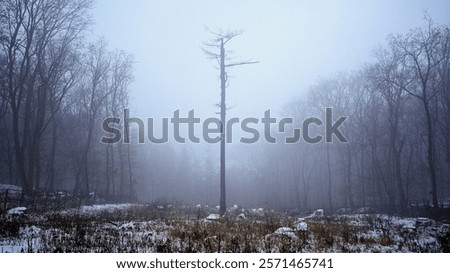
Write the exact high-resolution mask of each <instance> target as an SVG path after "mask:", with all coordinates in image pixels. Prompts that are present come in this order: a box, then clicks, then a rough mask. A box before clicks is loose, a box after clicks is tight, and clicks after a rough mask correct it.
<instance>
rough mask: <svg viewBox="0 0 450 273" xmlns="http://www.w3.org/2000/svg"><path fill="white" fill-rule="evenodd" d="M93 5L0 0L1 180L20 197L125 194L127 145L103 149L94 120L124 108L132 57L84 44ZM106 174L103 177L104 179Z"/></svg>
mask: <svg viewBox="0 0 450 273" xmlns="http://www.w3.org/2000/svg"><path fill="white" fill-rule="evenodd" d="M91 6H92V1H90V0H74V1H72V0H70V1H69V0H30V1H14V0H5V1H2V3H1V6H0V75H1V78H0V102H1V104H0V105H1V108H0V128H1V129H0V134H1V137H0V162H1V164H0V178H1V183H12V184H17V185H21V186H23V188H24V190H25V192H27V193H32V192H33V191H34V190H36V189H39V190H46V191H53V190H56V189H74V190H75V191H77V192H80V193H84V194H87V193H88V192H89V191H91V190H102V191H106V193H108V194H114V193H118V192H119V190H122V192H125V189H124V188H125V187H127V189H128V188H130V189H129V191H132V190H131V185H132V179H133V178H132V173H131V163H130V161H131V156H130V150H129V149H130V148H129V147H128V148H126V147H123V146H121V145H116V146H114V147H112V146H105V145H100V143H99V142H98V141H96V139H97V138H98V135H99V134H100V133H101V126H100V125H99V124H101V123H99V122H100V121H101V120H102V119H103V118H105V117H106V116H107V115H116V114H117V113H118V111H119V110H120V111H122V109H123V108H124V107H127V106H128V102H129V96H128V85H129V83H130V81H131V80H132V75H131V68H132V59H131V57H130V56H129V55H128V54H125V53H123V52H118V51H110V50H108V49H107V45H106V42H104V41H102V40H100V41H99V42H97V43H89V42H87V39H86V38H85V35H86V29H87V28H88V27H89V26H90V24H91V18H90V16H89V15H88V14H89V9H90V8H91ZM105 177H106V179H105Z"/></svg>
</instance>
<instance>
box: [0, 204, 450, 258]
mask: <svg viewBox="0 0 450 273" xmlns="http://www.w3.org/2000/svg"><path fill="white" fill-rule="evenodd" d="M25 211H27V210H26V208H15V209H11V210H9V211H8V213H5V214H4V215H1V216H0V252H448V251H449V246H450V225H448V224H445V223H440V222H435V221H433V220H430V219H427V218H400V217H393V216H388V215H379V214H343V215H336V216H325V215H324V212H323V210H317V211H315V212H314V213H312V214H310V215H307V216H302V215H292V214H287V213H281V212H274V211H271V210H266V209H263V208H259V209H243V208H240V207H237V206H233V207H231V208H230V209H229V211H228V212H227V214H226V215H224V216H219V215H218V214H217V209H215V208H209V207H208V206H202V205H198V206H194V207H185V206H183V207H175V206H164V207H163V206H161V207H158V206H150V205H132V204H119V205H117V204H114V205H93V206H83V207H81V208H79V209H70V210H64V211H57V212H47V213H44V214H34V213H32V212H26V213H23V212H25Z"/></svg>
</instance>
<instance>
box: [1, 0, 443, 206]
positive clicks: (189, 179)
mask: <svg viewBox="0 0 450 273" xmlns="http://www.w3.org/2000/svg"><path fill="white" fill-rule="evenodd" d="M32 2H33V1H32ZM44 2H45V1H44ZM34 4H35V5H39V3H34V2H33V4H31V3H30V4H28V3H24V4H21V5H25V6H26V5H34ZM21 10H22V9H19V8H18V7H17V5H16V4H14V3H13V1H6V2H5V6H4V7H1V9H0V11H1V12H0V25H1V32H0V38H1V39H0V44H1V46H2V47H1V51H0V64H1V67H0V69H1V74H0V75H4V76H1V78H0V84H1V85H0V92H1V96H0V99H1V101H0V102H1V108H0V117H1V119H0V128H1V129H0V130H1V138H0V149H1V152H2V153H1V154H0V178H1V179H2V181H5V184H13V185H16V186H20V187H22V188H23V189H24V192H25V193H26V194H27V195H30V196H33V195H35V194H36V195H38V193H39V194H41V193H42V194H44V193H45V194H51V193H54V192H58V191H66V192H71V193H73V194H79V195H81V196H90V195H93V194H99V195H101V196H102V198H104V199H103V200H105V202H106V201H108V202H125V201H126V202H140V203H154V204H163V203H164V204H168V203H170V204H172V203H176V204H183V205H196V204H202V205H204V204H205V205H210V206H212V207H215V206H216V205H220V210H221V211H220V212H221V214H223V213H225V210H226V207H230V206H232V205H233V204H237V205H239V206H243V207H249V208H250V207H264V208H269V209H276V210H282V211H305V212H306V211H311V210H313V209H318V208H324V209H326V210H328V211H330V212H334V211H337V210H339V209H342V208H355V209H356V208H359V207H373V208H376V209H377V210H380V211H389V212H397V213H404V214H406V213H407V212H410V209H411V207H412V204H418V203H419V202H420V203H421V204H427V205H428V204H429V205H430V207H434V208H435V212H436V213H437V212H438V210H439V208H442V207H444V203H445V204H446V202H448V201H450V199H449V198H450V180H449V177H450V142H449V141H450V127H449V126H450V91H449V84H450V81H449V74H448V73H449V72H448V71H449V67H450V58H449V56H450V53H449V49H450V46H449V44H450V34H449V26H450V19H449V18H450V16H449V15H450V2H449V1H445V0H443V1H406V0H404V1H395V2H394V1H364V2H362V1H265V2H264V4H262V3H261V1H245V2H243V1H220V2H219V1H206V0H205V1H124V0H114V1H106V0H98V1H95V2H93V1H89V0H76V1H73V2H71V3H70V4H68V3H66V2H64V1H63V2H61V3H53V2H52V4H49V7H45V8H43V9H41V10H40V9H37V10H36V11H34V10H32V9H31V10H30V11H27V12H29V13H32V12H36V13H39V14H40V13H42V14H41V15H42V18H44V19H42V20H43V22H41V21H39V20H37V21H36V22H35V21H33V20H32V19H30V18H34V17H33V16H32V15H33V14H28V13H27V12H24V14H21V13H20V11H21ZM24 10H25V9H24ZM56 11H60V13H57V12H56ZM68 11H73V13H70V12H68ZM66 13H67V14H66ZM49 14H56V15H55V16H54V18H53V17H52V16H47V15H49ZM19 15H20V16H19ZM65 15H67V16H65ZM21 16H23V19H24V20H25V19H27V20H29V24H30V26H32V27H25V26H24V25H23V24H20V23H17V22H16V21H18V20H19V19H20V18H22V17H21ZM18 18H19V19H18ZM45 20H49V21H48V22H47V21H45ZM25 21H26V20H25ZM54 22H61V24H53V23H54ZM48 25H50V26H51V27H50V30H48V29H47V26H48ZM15 33H16V34H15ZM17 33H18V34H17ZM36 33H37V34H36ZM224 41H225V43H224V50H225V51H224V52H225V53H226V54H227V56H226V58H224V61H223V62H222V61H221V52H220V48H221V42H222V43H223V42H224ZM211 43H213V44H214V46H213V47H211V46H208V45H211ZM222 46H223V45H222ZM205 51H209V52H210V53H211V54H213V55H214V56H215V57H213V58H211V55H210V56H208V55H207V54H205ZM233 64H238V65H233ZM221 69H222V70H221ZM221 92H222V93H225V94H226V99H225V100H224V101H221ZM221 103H222V104H221ZM225 108H226V109H225ZM125 109H128V110H129V113H130V116H129V117H130V118H133V119H132V120H129V121H130V123H131V124H129V125H130V126H129V127H127V124H128V119H127V118H124V111H125ZM177 110H179V112H177V113H179V115H180V118H182V119H187V117H188V113H189V111H191V110H193V113H195V118H198V119H199V120H198V121H196V122H195V123H193V124H192V126H193V127H192V128H195V132H194V133H195V136H196V137H198V138H200V141H199V142H200V143H192V142H193V141H192V138H190V137H189V130H190V129H189V126H188V125H187V124H188V123H189V122H187V121H182V122H181V123H186V124H181V125H180V131H181V133H180V134H181V136H183V137H184V138H185V139H186V143H184V144H181V143H177V141H176V136H175V135H176V133H175V130H177V128H178V127H176V126H174V120H175V121H176V120H177V118H176V117H175V116H174V115H175V112H176V111H177ZM225 110H226V120H228V121H230V120H231V119H232V118H239V123H236V124H235V125H233V126H231V125H230V127H228V126H226V127H225V128H226V129H225V132H231V129H232V130H233V131H232V135H231V138H232V140H233V141H231V142H232V143H225V144H223V146H222V148H221V144H222V143H219V142H218V141H216V143H208V141H206V140H205V137H204V131H205V130H206V129H210V127H208V126H207V127H204V126H202V125H203V124H204V123H203V122H205V120H207V119H210V121H211V118H215V121H217V122H220V119H221V118H222V120H223V121H225V122H226V120H225V118H224V115H222V116H221V115H219V113H220V112H221V111H225ZM268 110H270V115H271V116H270V118H269V117H268V116H265V113H267V111H268ZM222 114H223V113H222ZM114 118H115V119H114ZM163 118H167V121H168V124H167V126H168V127H169V128H168V132H169V133H168V141H167V143H164V144H156V143H152V141H149V140H148V137H149V136H148V135H149V132H148V127H149V119H152V120H153V122H154V123H153V125H154V133H155V134H154V135H153V136H154V137H156V138H160V137H162V136H163V133H164V132H163V131H164V130H165V129H162V124H163V123H164V121H163ZM192 118H194V117H192ZM247 118H254V119H255V118H256V119H257V121H255V120H250V119H247ZM272 118H276V121H274V122H271V121H270V120H271V119H272ZM283 118H286V119H285V120H284V122H280V121H281V120H282V119H283ZM116 119H119V120H116ZM138 119H140V121H139V120H138ZM246 119H247V121H252V122H249V123H247V124H246V125H244V123H245V122H244V121H245V120H246ZM178 122H180V121H179V120H178ZM140 123H142V124H141V125H140ZM269 123H270V124H271V125H270V124H269ZM249 124H251V125H249ZM266 124H268V125H267V126H269V125H270V126H269V127H267V126H266ZM128 128H130V131H128ZM205 128H206V129H205ZM245 128H246V129H245ZM280 128H283V129H285V130H283V129H280ZM295 128H297V129H300V131H298V132H300V133H299V135H298V136H299V137H298V138H297V139H296V141H294V142H295V143H287V142H289V141H288V140H287V139H289V138H291V139H292V138H293V137H294V136H295V131H294V129H295ZM139 130H140V131H139ZM255 131H257V133H258V135H256V133H255ZM129 132H131V133H130V134H129V135H128V133H129ZM191 133H192V132H191ZM125 135H127V136H129V138H125ZM115 136H117V137H118V138H117V139H115V140H114V137H115ZM141 136H142V138H143V141H138V140H139V138H140V137H141ZM219 136H220V134H218V132H217V131H215V134H214V133H213V135H211V137H219ZM252 136H253V137H252ZM256 136H258V137H259V138H257V137H256ZM272 137H274V138H275V139H276V140H277V141H276V143H270V142H271V138H272ZM294 138H295V137H294ZM105 139H107V140H108V141H109V142H108V141H105ZM245 141H247V142H251V143H250V144H249V143H246V144H245V143H239V142H245ZM138 142H142V143H138ZM178 142H179V141H178ZM194 142H195V141H194ZM209 142H211V141H209ZM221 156H223V157H221ZM225 186H226V187H225ZM225 193H226V197H225Z"/></svg>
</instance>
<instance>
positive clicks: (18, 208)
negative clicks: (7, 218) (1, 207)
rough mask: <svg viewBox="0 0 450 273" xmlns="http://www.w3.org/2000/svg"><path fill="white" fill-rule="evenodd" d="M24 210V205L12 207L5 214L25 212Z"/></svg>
mask: <svg viewBox="0 0 450 273" xmlns="http://www.w3.org/2000/svg"><path fill="white" fill-rule="evenodd" d="M26 210H27V208H26V207H17V208H12V209H10V210H8V212H7V214H8V215H22V214H24V213H25V212H26Z"/></svg>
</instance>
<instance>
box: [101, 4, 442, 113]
mask: <svg viewBox="0 0 450 273" xmlns="http://www.w3.org/2000/svg"><path fill="white" fill-rule="evenodd" d="M425 10H427V12H428V14H429V15H430V16H431V17H432V18H433V20H434V21H435V22H436V23H449V21H450V16H449V15H450V1H448V0H442V1H437V0H435V1H424V0H415V1H411V0H402V1H398V0H396V1H379V0H377V1H357V0H355V1H312V0H310V1H282V0H280V1H258V0H255V1H211V0H197V1H193V0H190V1H167V0H166V1H163V0H161V1H144V0H142V1H129V0H97V3H96V6H95V9H94V11H93V16H94V20H95V23H96V25H95V26H94V34H95V35H96V36H102V37H105V38H106V40H108V41H109V45H110V46H111V47H112V48H118V49H123V50H125V51H127V52H130V53H132V54H133V55H134V58H135V61H136V64H135V73H134V75H135V81H134V83H133V85H132V86H131V94H132V97H133V101H132V106H133V107H132V110H131V114H132V115H133V116H139V117H142V118H145V117H161V116H172V114H173V111H174V110H176V109H181V110H182V113H185V114H186V115H187V111H188V110H190V109H195V111H196V113H198V116H201V117H206V116H215V112H216V111H218V110H217V109H216V108H215V106H214V105H215V104H216V103H218V102H219V100H220V89H219V86H220V83H219V79H218V71H217V70H215V67H216V66H217V65H216V63H215V62H214V61H212V60H208V59H207V58H206V56H205V55H204V54H203V52H202V51H201V49H200V45H201V43H202V41H205V40H208V39H209V38H211V34H209V33H208V32H207V31H206V30H205V27H208V28H210V29H212V30H217V29H219V28H220V29H224V30H228V29H229V30H236V29H241V30H243V31H244V34H243V35H241V36H238V37H236V38H235V39H233V40H232V41H231V42H230V43H229V44H227V46H228V49H232V50H234V56H235V57H236V58H237V60H239V59H248V58H253V59H255V60H258V61H260V63H259V64H255V65H248V66H241V67H236V68H233V69H232V70H230V74H231V76H232V77H233V78H232V79H231V82H230V86H229V88H228V89H227V104H228V105H229V106H235V107H234V108H233V109H232V110H231V111H230V112H229V116H237V117H239V116H240V117H248V116H251V115H254V116H256V117H259V116H262V115H263V112H264V110H266V109H272V111H273V112H275V113H276V112H279V110H280V107H281V106H282V105H283V104H284V103H286V102H287V101H289V99H290V98H292V97H294V96H298V95H299V94H301V92H302V91H303V90H305V89H306V88H307V87H308V86H310V85H311V84H313V83H314V82H315V81H316V80H317V79H318V78H320V77H327V76H329V75H332V74H333V73H336V72H339V71H350V70H356V69H358V68H359V67H360V66H361V65H362V64H364V63H365V62H369V61H370V60H371V58H372V52H373V50H374V48H375V47H376V46H378V45H383V44H385V41H386V37H387V35H388V34H389V33H405V32H407V31H408V30H409V29H411V28H415V27H419V26H423V25H424V24H425V21H424V20H423V17H424V11H425ZM183 111H184V112H183Z"/></svg>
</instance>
